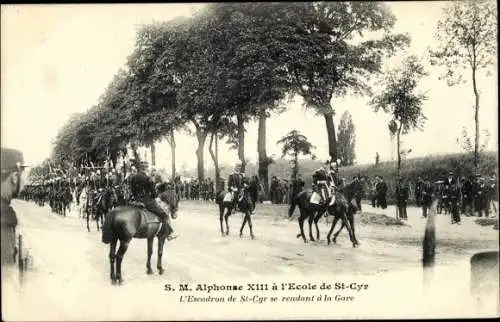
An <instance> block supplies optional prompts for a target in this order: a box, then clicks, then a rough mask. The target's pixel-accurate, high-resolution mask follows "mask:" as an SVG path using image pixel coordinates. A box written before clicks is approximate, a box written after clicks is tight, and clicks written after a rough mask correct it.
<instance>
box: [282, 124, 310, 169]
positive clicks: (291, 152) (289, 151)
mask: <svg viewBox="0 0 500 322" xmlns="http://www.w3.org/2000/svg"><path fill="white" fill-rule="evenodd" d="M276 143H277V144H281V145H282V149H281V153H282V155H281V157H282V158H283V157H285V156H287V155H288V156H290V157H292V160H291V161H290V163H291V164H292V179H295V177H296V176H297V173H298V172H299V154H303V155H311V157H312V158H313V159H315V158H316V157H315V156H314V154H312V150H313V149H314V148H315V147H314V145H312V144H311V143H310V142H309V141H308V140H307V137H306V136H305V135H303V134H301V133H299V132H298V131H296V130H293V131H291V132H289V133H288V134H287V135H285V136H284V137H282V138H281V139H280V140H278V142H276Z"/></svg>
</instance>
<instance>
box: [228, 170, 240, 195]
mask: <svg viewBox="0 0 500 322" xmlns="http://www.w3.org/2000/svg"><path fill="white" fill-rule="evenodd" d="M242 187H243V175H242V174H241V173H231V174H230V175H229V178H228V179H227V188H228V190H231V188H236V189H238V191H239V190H240V189H241V188H242Z"/></svg>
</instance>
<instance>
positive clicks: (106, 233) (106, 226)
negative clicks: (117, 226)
mask: <svg viewBox="0 0 500 322" xmlns="http://www.w3.org/2000/svg"><path fill="white" fill-rule="evenodd" d="M115 213H116V212H115V211H113V210H111V211H110V212H109V213H108V214H107V216H106V218H105V219H104V223H103V225H102V242H103V243H104V244H109V243H111V240H112V239H113V223H114V221H115Z"/></svg>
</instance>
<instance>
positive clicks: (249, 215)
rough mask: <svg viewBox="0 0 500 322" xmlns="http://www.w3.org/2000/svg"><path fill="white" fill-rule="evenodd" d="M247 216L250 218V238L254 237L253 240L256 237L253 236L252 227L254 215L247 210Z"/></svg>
mask: <svg viewBox="0 0 500 322" xmlns="http://www.w3.org/2000/svg"><path fill="white" fill-rule="evenodd" d="M245 216H246V217H248V227H250V237H252V239H255V236H254V234H253V227H252V215H251V214H250V212H249V211H248V210H247V211H245Z"/></svg>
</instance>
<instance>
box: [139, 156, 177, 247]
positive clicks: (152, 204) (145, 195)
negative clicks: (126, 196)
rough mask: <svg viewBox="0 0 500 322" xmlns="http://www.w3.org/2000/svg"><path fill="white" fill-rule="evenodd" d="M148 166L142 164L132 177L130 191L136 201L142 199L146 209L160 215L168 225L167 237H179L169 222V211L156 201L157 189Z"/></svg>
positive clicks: (170, 238)
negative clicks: (147, 171) (149, 174)
mask: <svg viewBox="0 0 500 322" xmlns="http://www.w3.org/2000/svg"><path fill="white" fill-rule="evenodd" d="M146 170H147V166H146V165H145V164H140V166H139V171H138V172H137V173H136V174H134V175H132V177H131V178H130V192H131V194H132V196H133V197H134V200H135V201H140V202H142V203H143V204H144V206H146V209H147V210H149V211H151V212H152V213H154V214H155V215H157V216H158V218H159V219H160V220H161V221H162V223H163V224H164V225H165V226H166V227H167V239H168V240H172V239H174V238H177V235H175V234H174V230H173V228H172V226H171V225H170V223H169V220H168V215H167V213H166V212H165V211H164V210H163V209H162V208H161V207H160V206H159V205H158V204H157V203H156V200H155V198H156V191H155V188H154V183H153V181H152V180H151V178H150V177H149V176H148V175H147V174H146Z"/></svg>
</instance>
